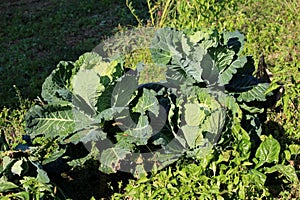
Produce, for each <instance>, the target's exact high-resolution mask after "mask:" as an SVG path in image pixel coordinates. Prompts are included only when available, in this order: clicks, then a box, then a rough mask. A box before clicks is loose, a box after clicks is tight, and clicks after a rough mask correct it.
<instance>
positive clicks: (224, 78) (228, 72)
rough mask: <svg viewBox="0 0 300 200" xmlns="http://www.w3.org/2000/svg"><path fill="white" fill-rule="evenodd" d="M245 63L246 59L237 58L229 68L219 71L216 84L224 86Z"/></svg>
mask: <svg viewBox="0 0 300 200" xmlns="http://www.w3.org/2000/svg"><path fill="white" fill-rule="evenodd" d="M246 62H247V58H246V57H242V58H238V59H237V60H235V61H234V62H232V63H231V64H230V66H229V67H227V68H224V69H222V70H221V71H220V77H219V81H218V83H219V84H221V85H226V84H228V83H229V81H230V80H231V79H232V77H233V75H234V74H236V73H237V69H238V68H242V67H243V66H244V65H245V63H246Z"/></svg>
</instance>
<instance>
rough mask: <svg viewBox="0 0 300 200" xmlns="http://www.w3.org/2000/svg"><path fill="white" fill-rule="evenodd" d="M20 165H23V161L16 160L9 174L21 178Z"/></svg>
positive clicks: (21, 169)
mask: <svg viewBox="0 0 300 200" xmlns="http://www.w3.org/2000/svg"><path fill="white" fill-rule="evenodd" d="M22 164H23V159H21V160H18V161H17V162H15V163H14V165H13V166H12V168H11V172H12V173H13V174H17V175H19V176H21V173H22V171H23V168H22Z"/></svg>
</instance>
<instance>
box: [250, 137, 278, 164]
mask: <svg viewBox="0 0 300 200" xmlns="http://www.w3.org/2000/svg"><path fill="white" fill-rule="evenodd" d="M279 153H280V144H279V142H278V141H277V140H276V139H274V138H273V137H272V135H270V136H269V137H267V138H266V139H265V140H264V141H263V142H262V143H261V144H260V145H259V147H258V149H257V151H256V153H255V157H256V158H257V160H258V163H257V164H256V166H255V168H256V169H257V168H259V167H261V166H262V165H263V164H265V163H273V162H275V163H277V162H278V159H279Z"/></svg>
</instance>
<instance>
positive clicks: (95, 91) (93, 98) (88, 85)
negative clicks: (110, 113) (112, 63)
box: [72, 70, 104, 116]
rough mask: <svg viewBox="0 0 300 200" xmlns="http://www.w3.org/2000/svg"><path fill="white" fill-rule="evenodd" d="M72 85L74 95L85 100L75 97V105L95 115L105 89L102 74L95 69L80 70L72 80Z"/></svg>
mask: <svg viewBox="0 0 300 200" xmlns="http://www.w3.org/2000/svg"><path fill="white" fill-rule="evenodd" d="M72 85H73V95H74V96H76V97H77V98H79V99H82V100H83V101H75V99H77V98H74V100H73V103H74V104H75V106H76V107H78V108H82V109H83V111H84V112H85V113H87V114H90V115H91V116H93V115H95V113H96V104H97V100H98V97H99V96H100V94H101V92H102V91H103V90H104V86H103V85H102V84H101V83H100V76H99V75H98V74H97V73H95V72H94V71H93V70H79V71H78V72H77V73H76V75H75V76H74V78H73V80H72ZM85 105H86V106H85Z"/></svg>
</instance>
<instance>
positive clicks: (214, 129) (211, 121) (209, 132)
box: [201, 108, 226, 143]
mask: <svg viewBox="0 0 300 200" xmlns="http://www.w3.org/2000/svg"><path fill="white" fill-rule="evenodd" d="M225 117H226V113H225V110H223V109H222V108H218V109H215V110H213V111H212V113H211V115H210V116H208V117H207V118H206V120H205V121H204V123H203V125H201V130H203V131H204V132H205V138H207V139H208V140H209V141H210V142H211V143H215V142H217V140H218V139H219V137H220V135H221V132H222V130H223V127H224V124H225V120H226V118H225Z"/></svg>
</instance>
